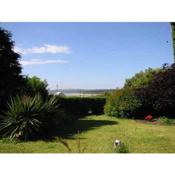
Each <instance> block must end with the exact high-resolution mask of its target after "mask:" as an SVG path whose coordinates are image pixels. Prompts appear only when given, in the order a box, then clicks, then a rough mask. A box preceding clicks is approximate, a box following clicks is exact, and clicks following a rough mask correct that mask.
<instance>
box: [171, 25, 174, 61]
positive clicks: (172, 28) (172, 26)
mask: <svg viewBox="0 0 175 175" xmlns="http://www.w3.org/2000/svg"><path fill="white" fill-rule="evenodd" d="M171 30H172V40H173V57H174V63H175V22H171Z"/></svg>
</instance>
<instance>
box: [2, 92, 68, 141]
mask: <svg viewBox="0 0 175 175" xmlns="http://www.w3.org/2000/svg"><path fill="white" fill-rule="evenodd" d="M8 107H9V108H8V111H7V112H5V113H4V114H3V115H1V123H0V132H1V135H2V136H3V137H8V138H11V139H19V140H33V139H38V138H43V137H45V136H49V134H51V133H52V131H53V130H54V129H56V127H58V126H59V125H61V124H64V123H65V122H66V121H67V120H68V119H67V116H66V115H65V113H64V112H63V111H61V110H60V109H59V107H58V105H57V101H56V98H54V97H52V98H50V99H49V100H47V101H43V100H42V98H41V97H40V96H38V95H37V96H35V97H29V96H23V97H19V96H17V97H15V98H13V99H11V101H10V102H9V103H8Z"/></svg>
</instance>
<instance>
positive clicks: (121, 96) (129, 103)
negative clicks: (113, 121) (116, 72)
mask: <svg viewBox="0 0 175 175" xmlns="http://www.w3.org/2000/svg"><path fill="white" fill-rule="evenodd" d="M141 107H142V104H141V103H140V101H139V99H138V98H137V97H136V96H134V94H133V91H132V90H130V89H127V90H126V89H123V90H117V91H116V92H115V93H113V94H111V96H110V97H109V99H108V100H107V103H106V105H105V113H106V114H107V115H110V116H115V117H127V118H130V117H132V118H133V117H136V114H138V113H139V111H140V109H141Z"/></svg>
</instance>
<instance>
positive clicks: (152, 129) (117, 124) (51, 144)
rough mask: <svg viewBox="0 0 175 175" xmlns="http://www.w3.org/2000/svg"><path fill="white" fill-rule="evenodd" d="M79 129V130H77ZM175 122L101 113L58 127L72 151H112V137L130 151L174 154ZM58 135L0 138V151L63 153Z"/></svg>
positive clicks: (64, 151) (64, 149)
mask: <svg viewBox="0 0 175 175" xmlns="http://www.w3.org/2000/svg"><path fill="white" fill-rule="evenodd" d="M78 132H79V133H78ZM174 133H175V125H172V126H168V125H153V124H145V123H143V122H139V121H136V120H131V119H116V118H111V117H108V116H105V115H101V116H88V117H86V118H84V119H81V120H78V121H76V122H75V123H74V124H73V125H72V126H71V127H70V126H66V127H64V128H60V129H59V130H58V134H59V135H60V136H61V138H62V141H63V143H66V144H68V146H69V148H70V149H71V151H69V152H73V153H78V152H85V153H114V152H115V150H114V146H113V143H114V140H115V139H119V140H121V141H122V142H123V143H124V144H125V145H127V148H128V149H129V152H130V153H175V135H174ZM63 143H61V142H60V138H59V137H55V139H54V140H52V141H33V142H20V143H15V142H9V141H8V140H0V152H1V153H67V152H68V150H67V148H66V147H65V146H64V144H63Z"/></svg>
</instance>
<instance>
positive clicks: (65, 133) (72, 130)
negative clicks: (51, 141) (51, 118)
mask: <svg viewBox="0 0 175 175" xmlns="http://www.w3.org/2000/svg"><path fill="white" fill-rule="evenodd" d="M116 124H118V122H115V121H108V120H78V121H76V122H74V123H73V124H71V125H66V126H62V127H60V128H59V129H58V130H57V133H56V134H55V136H59V137H63V138H70V139H74V134H77V133H78V132H79V133H81V132H83V131H87V130H92V129H95V128H97V127H100V126H105V125H116ZM80 139H85V138H80Z"/></svg>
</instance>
